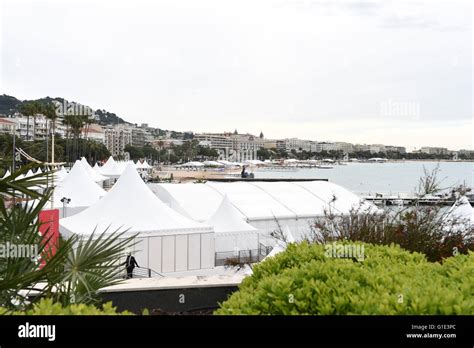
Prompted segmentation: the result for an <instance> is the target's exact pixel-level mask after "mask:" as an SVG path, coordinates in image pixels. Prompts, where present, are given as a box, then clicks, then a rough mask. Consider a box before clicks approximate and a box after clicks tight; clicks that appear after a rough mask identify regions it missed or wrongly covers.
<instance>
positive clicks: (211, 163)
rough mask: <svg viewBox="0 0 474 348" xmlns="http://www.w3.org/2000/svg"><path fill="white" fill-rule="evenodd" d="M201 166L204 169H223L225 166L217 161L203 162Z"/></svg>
mask: <svg viewBox="0 0 474 348" xmlns="http://www.w3.org/2000/svg"><path fill="white" fill-rule="evenodd" d="M203 164H204V165H205V166H206V167H225V164H223V163H220V162H217V161H204V162H203Z"/></svg>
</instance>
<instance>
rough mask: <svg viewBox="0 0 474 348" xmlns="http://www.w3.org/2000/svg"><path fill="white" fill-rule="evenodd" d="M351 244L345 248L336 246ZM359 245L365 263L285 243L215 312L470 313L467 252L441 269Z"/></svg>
mask: <svg viewBox="0 0 474 348" xmlns="http://www.w3.org/2000/svg"><path fill="white" fill-rule="evenodd" d="M342 244H343V245H350V243H349V242H345V243H342ZM362 246H363V247H364V249H363V250H364V259H363V260H362V261H354V260H353V259H351V258H338V257H331V256H328V253H327V246H325V245H321V244H309V243H307V242H303V243H301V244H298V245H296V244H290V245H289V246H288V248H287V250H286V251H285V252H283V253H281V254H278V255H276V256H274V257H271V258H269V259H268V260H265V261H264V262H262V263H261V264H258V265H256V266H255V267H254V273H253V275H252V276H250V277H248V278H246V279H244V281H243V282H242V284H241V285H240V288H239V291H238V292H236V293H234V294H232V295H231V297H230V298H229V299H228V300H227V301H226V302H224V303H223V304H222V305H221V308H220V309H219V310H218V311H217V312H216V313H217V314H274V315H277V314H284V315H288V314H290V315H296V314H314V315H331V314H362V315H367V314H369V315H376V314H377V315H383V314H389V315H391V314H446V315H448V314H474V297H473V296H472V294H473V293H474V283H473V282H472V279H474V254H473V253H472V252H471V253H470V254H469V255H458V256H455V257H451V258H449V259H447V260H446V261H445V262H444V263H443V264H439V263H431V262H428V261H427V260H426V259H425V257H424V256H423V255H422V254H418V253H410V252H408V251H405V250H403V249H401V248H400V247H398V246H393V245H392V246H374V245H370V244H364V243H360V244H359V247H362Z"/></svg>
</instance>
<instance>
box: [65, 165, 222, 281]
mask: <svg viewBox="0 0 474 348" xmlns="http://www.w3.org/2000/svg"><path fill="white" fill-rule="evenodd" d="M106 230H107V232H108V233H110V232H114V231H126V235H128V236H130V235H135V234H138V235H137V237H136V241H137V245H135V247H134V248H135V251H134V253H135V257H136V259H137V262H138V264H139V265H140V266H143V267H149V268H151V269H153V270H155V271H156V272H164V273H167V272H175V271H176V272H177V271H187V270H195V269H206V268H213V267H214V257H215V255H214V230H213V229H212V227H210V226H207V225H204V224H201V223H198V222H196V221H193V220H191V219H188V218H186V217H184V216H182V215H180V214H179V213H177V212H176V211H174V210H173V209H171V208H169V207H168V206H166V205H165V204H164V203H163V202H162V201H160V200H159V199H158V198H157V197H156V196H155V195H154V194H153V192H151V191H150V189H149V188H148V187H147V186H146V184H145V183H144V182H143V180H142V179H141V178H140V176H139V175H138V172H137V170H136V168H135V166H134V165H132V164H129V165H128V166H127V168H126V169H125V171H124V173H123V174H122V175H121V177H120V179H119V180H118V181H117V183H116V184H115V185H114V186H113V187H112V189H111V190H110V191H109V193H108V194H107V195H106V196H105V197H104V198H102V199H101V200H99V201H98V202H97V203H96V204H94V205H92V206H91V207H89V208H87V209H86V210H84V211H82V212H81V213H79V214H77V215H74V216H72V217H69V218H65V219H61V220H60V231H61V233H62V234H63V235H64V236H65V237H68V236H70V235H71V234H80V235H90V234H91V233H94V231H97V233H101V232H104V231H106Z"/></svg>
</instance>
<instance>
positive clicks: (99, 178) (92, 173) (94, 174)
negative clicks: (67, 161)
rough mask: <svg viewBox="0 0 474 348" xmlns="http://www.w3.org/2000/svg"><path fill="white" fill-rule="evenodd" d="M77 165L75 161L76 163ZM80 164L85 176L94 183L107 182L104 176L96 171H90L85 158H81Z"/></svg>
mask: <svg viewBox="0 0 474 348" xmlns="http://www.w3.org/2000/svg"><path fill="white" fill-rule="evenodd" d="M76 163H77V161H76ZM81 163H82V165H83V166H84V169H85V170H86V173H87V175H88V176H89V177H90V178H91V179H92V180H93V181H95V182H102V181H105V180H107V178H106V177H105V176H103V175H102V174H99V173H98V172H97V171H96V170H94V169H92V167H91V166H90V164H89V162H87V160H86V158H85V157H82V158H81Z"/></svg>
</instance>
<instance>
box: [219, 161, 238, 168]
mask: <svg viewBox="0 0 474 348" xmlns="http://www.w3.org/2000/svg"><path fill="white" fill-rule="evenodd" d="M216 162H218V163H221V164H223V165H224V166H226V167H234V166H235V164H234V162H229V161H226V160H219V161H216Z"/></svg>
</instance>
